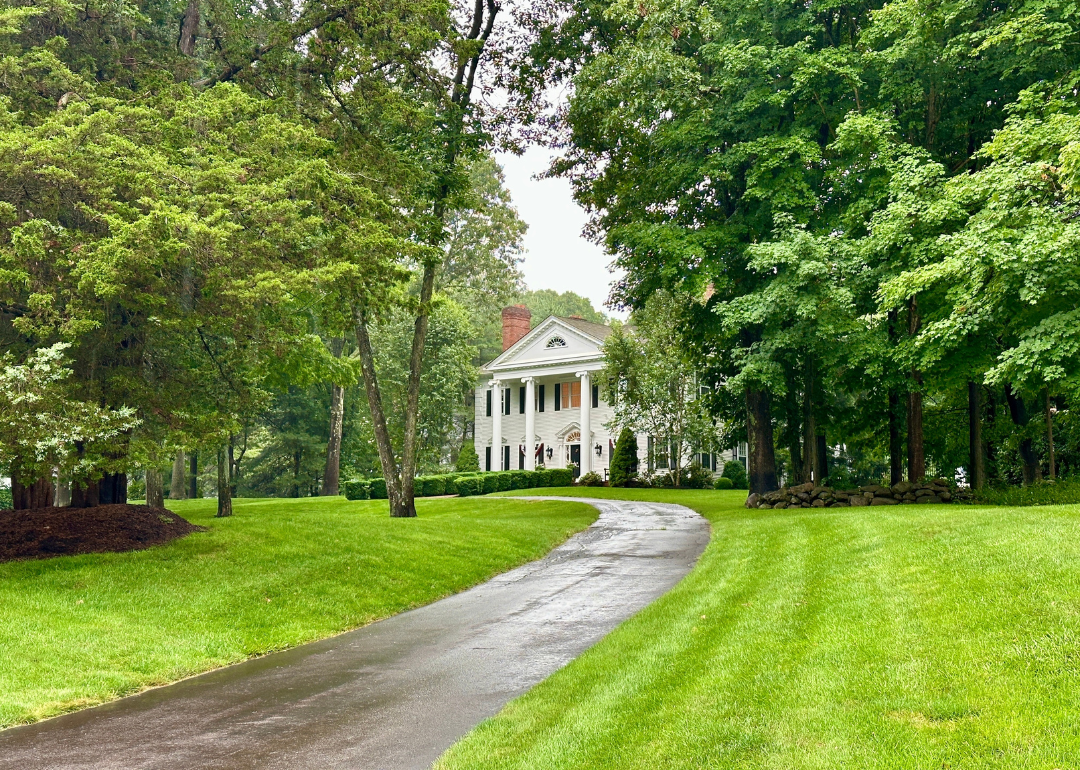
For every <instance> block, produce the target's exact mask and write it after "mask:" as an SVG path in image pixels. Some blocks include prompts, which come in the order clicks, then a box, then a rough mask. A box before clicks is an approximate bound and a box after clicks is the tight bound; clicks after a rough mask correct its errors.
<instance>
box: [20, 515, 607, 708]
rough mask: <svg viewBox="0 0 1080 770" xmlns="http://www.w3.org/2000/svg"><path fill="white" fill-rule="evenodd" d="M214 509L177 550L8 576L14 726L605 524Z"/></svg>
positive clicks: (422, 596) (31, 565) (335, 625)
mask: <svg viewBox="0 0 1080 770" xmlns="http://www.w3.org/2000/svg"><path fill="white" fill-rule="evenodd" d="M234 505H235V508H234V510H235V515H234V516H233V517H232V518H230V519H214V518H213V513H214V510H215V502H214V501H213V500H192V501H180V502H176V503H172V504H170V507H171V508H173V509H174V510H175V511H177V512H178V513H180V514H181V515H183V516H185V517H186V518H188V519H189V520H191V521H192V522H194V523H197V524H202V525H205V526H208V527H210V528H211V529H210V531H209V532H204V533H196V534H193V535H190V536H188V537H186V538H183V539H181V540H178V541H174V542H173V543H170V544H168V545H164V546H159V547H156V548H151V549H149V550H146V551H139V552H135V553H125V554H92V555H87V556H68V557H63V558H58V559H49V560H44V561H30V562H9V563H7V564H0V726H10V725H13V724H18V723H21V722H31V721H35V720H38V719H42V718H44V717H48V716H51V715H54V714H58V713H61V712H64V711H70V710H73V709H76V708H80V707H83V706H89V705H93V704H95V703H100V702H102V701H106V700H110V699H112V698H116V697H119V696H121V695H125V694H127V693H131V692H134V691H137V690H140V689H142V688H145V687H148V686H152V685H157V684H163V683H165V682H170V681H173V680H176V679H180V678H182V677H184V676H188V675H190V674H194V673H197V672H200V671H206V670H208V669H211V668H215V667H217V666H223V665H226V664H228V663H234V662H236V661H240V660H243V659H245V658H247V657H250V656H252V655H257V654H260V653H265V652H269V651H271V650H280V649H283V648H285V647H292V646H294V645H297V644H300V643H302V642H307V641H311V640H314V639H319V638H322V637H326V636H330V635H332V634H335V633H338V632H340V631H344V630H346V629H350V628H355V627H357V626H361V625H363V624H365V623H369V622H371V621H373V620H377V619H379V618H384V617H387V616H388V615H393V614H395V613H397V612H401V611H403V610H406V609H409V608H410V607H416V606H418V605H421V604H427V603H428V602H431V601H434V600H435V599H438V598H440V597H442V596H446V595H448V594H451V593H454V592H456V591H460V590H462V589H464V588H467V587H468V586H471V585H474V584H476V583H479V582H482V581H483V580H486V579H487V578H489V577H491V576H493V575H495V574H497V573H499V572H503V571H505V570H507V569H510V568H511V567H514V566H516V565H519V564H522V563H524V562H526V561H529V560H531V559H535V558H538V557H540V556H542V555H543V554H544V553H546V552H547V551H548V550H550V549H551V548H552V547H553V546H555V545H556V544H558V543H560V542H562V541H563V540H565V539H566V538H567V537H568V536H569V535H570V534H571V533H573V532H575V531H578V530H580V529H583V528H584V527H586V526H588V525H589V524H590V523H591V522H592V521H594V520H595V518H596V511H595V509H593V508H592V507H590V506H584V505H580V504H575V503H559V502H540V503H536V502H529V501H524V500H498V499H476V498H466V499H460V500H459V499H442V500H418V501H417V509H418V512H419V518H416V519H391V518H390V517H389V515H388V509H387V504H386V502H385V501H364V502H351V503H350V502H346V501H345V500H344V499H342V498H340V497H337V498H308V499H301V500H237V501H236V502H235V504H234Z"/></svg>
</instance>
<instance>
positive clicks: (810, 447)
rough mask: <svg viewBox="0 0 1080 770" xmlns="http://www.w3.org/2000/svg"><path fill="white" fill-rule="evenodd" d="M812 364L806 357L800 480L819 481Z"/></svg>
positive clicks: (811, 360)
mask: <svg viewBox="0 0 1080 770" xmlns="http://www.w3.org/2000/svg"><path fill="white" fill-rule="evenodd" d="M815 379H816V378H815V371H814V362H813V359H811V358H810V357H809V356H807V362H806V385H805V387H804V388H803V408H802V413H803V442H802V445H803V456H802V461H803V466H802V480H803V481H816V482H819V483H820V479H819V478H818V477H817V476H816V475H815V471H816V470H817V467H818V460H817V420H816V419H815V417H814V390H815V387H814V386H815Z"/></svg>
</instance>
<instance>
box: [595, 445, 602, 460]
mask: <svg viewBox="0 0 1080 770" xmlns="http://www.w3.org/2000/svg"><path fill="white" fill-rule="evenodd" d="M594 448H595V449H596V456H597V457H603V456H604V447H602V446H600V445H599V444H597V445H596V446H595V447H594Z"/></svg>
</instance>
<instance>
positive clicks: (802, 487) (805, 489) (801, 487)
mask: <svg viewBox="0 0 1080 770" xmlns="http://www.w3.org/2000/svg"><path fill="white" fill-rule="evenodd" d="M813 488H814V482H812V481H808V482H806V483H805V484H799V485H798V486H796V487H792V488H791V490H790V491H791V494H793V495H797V494H799V493H800V492H809V491H810V490H811V489H813Z"/></svg>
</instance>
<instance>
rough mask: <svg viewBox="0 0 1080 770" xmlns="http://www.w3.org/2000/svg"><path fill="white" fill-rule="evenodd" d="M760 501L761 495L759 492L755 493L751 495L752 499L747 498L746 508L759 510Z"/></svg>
mask: <svg viewBox="0 0 1080 770" xmlns="http://www.w3.org/2000/svg"><path fill="white" fill-rule="evenodd" d="M760 500H761V495H759V494H758V493H757V492H754V493H752V494H751V495H750V497H748V498H746V507H747V508H757V505H758V502H759V501H760Z"/></svg>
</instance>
